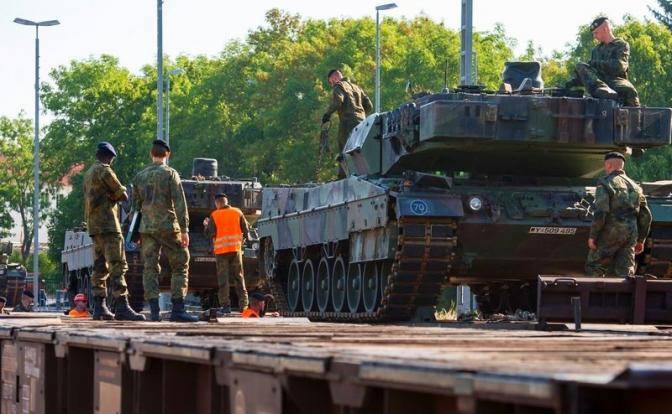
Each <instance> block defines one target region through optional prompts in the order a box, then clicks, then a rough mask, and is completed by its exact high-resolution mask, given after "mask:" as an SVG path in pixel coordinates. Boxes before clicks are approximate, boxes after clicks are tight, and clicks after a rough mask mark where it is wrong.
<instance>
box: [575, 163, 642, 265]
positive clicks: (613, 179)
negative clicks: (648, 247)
mask: <svg viewBox="0 0 672 414" xmlns="http://www.w3.org/2000/svg"><path fill="white" fill-rule="evenodd" d="M624 166H625V157H624V156H623V154H621V153H620V152H609V153H607V154H606V155H605V156H604V171H605V173H606V176H605V177H602V178H600V179H599V180H598V182H597V188H596V190H595V211H594V217H593V223H592V225H591V227H590V238H589V239H588V248H589V249H590V250H589V252H588V259H587V261H586V274H588V275H589V276H604V275H606V274H615V275H616V276H619V277H628V276H632V275H634V274H635V254H640V253H641V252H642V251H643V250H644V240H645V239H646V236H647V235H648V234H649V228H650V227H651V211H650V210H649V207H648V206H647V203H646V197H645V196H644V193H643V191H642V189H641V188H640V187H639V186H638V185H637V183H635V182H634V181H632V180H631V179H630V178H629V177H628V176H627V175H625V171H623V168H624Z"/></svg>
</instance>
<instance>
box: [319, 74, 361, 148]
mask: <svg viewBox="0 0 672 414" xmlns="http://www.w3.org/2000/svg"><path fill="white" fill-rule="evenodd" d="M327 80H328V81H329V85H330V86H331V87H332V88H333V92H332V95H331V105H329V109H327V112H325V113H324V115H323V116H322V123H323V124H324V123H327V122H329V119H331V115H332V114H333V113H334V112H338V121H339V123H338V145H339V148H340V149H341V150H343V148H344V147H345V143H346V141H347V140H348V136H349V135H350V132H352V130H353V129H354V128H355V127H356V126H357V125H358V124H359V123H360V122H362V121H363V120H364V118H366V115H367V114H368V113H370V112H371V111H373V106H372V105H371V100H370V99H369V97H368V96H367V95H366V93H364V91H363V90H362V88H360V87H359V86H357V85H355V84H354V83H352V82H350V80H348V78H344V77H343V74H341V72H340V71H339V70H336V69H332V70H331V71H329V74H328V75H327Z"/></svg>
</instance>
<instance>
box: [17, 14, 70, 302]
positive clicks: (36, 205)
mask: <svg viewBox="0 0 672 414" xmlns="http://www.w3.org/2000/svg"><path fill="white" fill-rule="evenodd" d="M14 23H18V24H22V25H25V26H35V138H34V144H33V146H34V149H33V151H34V153H33V158H34V159H35V166H34V171H33V180H34V185H35V189H34V192H33V294H34V295H35V300H37V301H38V303H39V286H40V284H39V280H40V279H39V273H40V262H39V257H40V256H39V253H40V238H39V233H40V36H39V34H40V26H56V25H58V24H60V22H59V21H58V20H45V21H41V22H34V21H31V20H26V19H21V18H18V17H17V18H16V19H14ZM23 237H26V235H25V234H24V236H23Z"/></svg>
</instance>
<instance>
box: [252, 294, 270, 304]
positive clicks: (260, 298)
mask: <svg viewBox="0 0 672 414" xmlns="http://www.w3.org/2000/svg"><path fill="white" fill-rule="evenodd" d="M250 299H254V300H257V301H259V302H265V301H266V300H267V298H266V295H264V294H263V293H261V292H252V293H250Z"/></svg>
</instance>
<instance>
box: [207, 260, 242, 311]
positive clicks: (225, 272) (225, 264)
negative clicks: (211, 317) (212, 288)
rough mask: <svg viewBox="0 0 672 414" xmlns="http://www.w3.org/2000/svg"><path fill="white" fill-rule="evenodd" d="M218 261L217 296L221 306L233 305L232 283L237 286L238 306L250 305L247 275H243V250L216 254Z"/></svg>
mask: <svg viewBox="0 0 672 414" xmlns="http://www.w3.org/2000/svg"><path fill="white" fill-rule="evenodd" d="M215 260H216V263H217V285H218V286H219V291H218V292H217V296H218V299H219V306H221V307H227V306H231V297H230V292H231V290H230V289H231V287H230V283H231V282H233V285H234V286H235V288H236V295H238V306H239V307H240V309H241V310H242V309H243V308H246V307H247V305H248V298H247V290H246V289H245V277H244V276H243V255H242V253H241V252H239V251H238V252H231V253H224V254H218V255H215Z"/></svg>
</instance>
